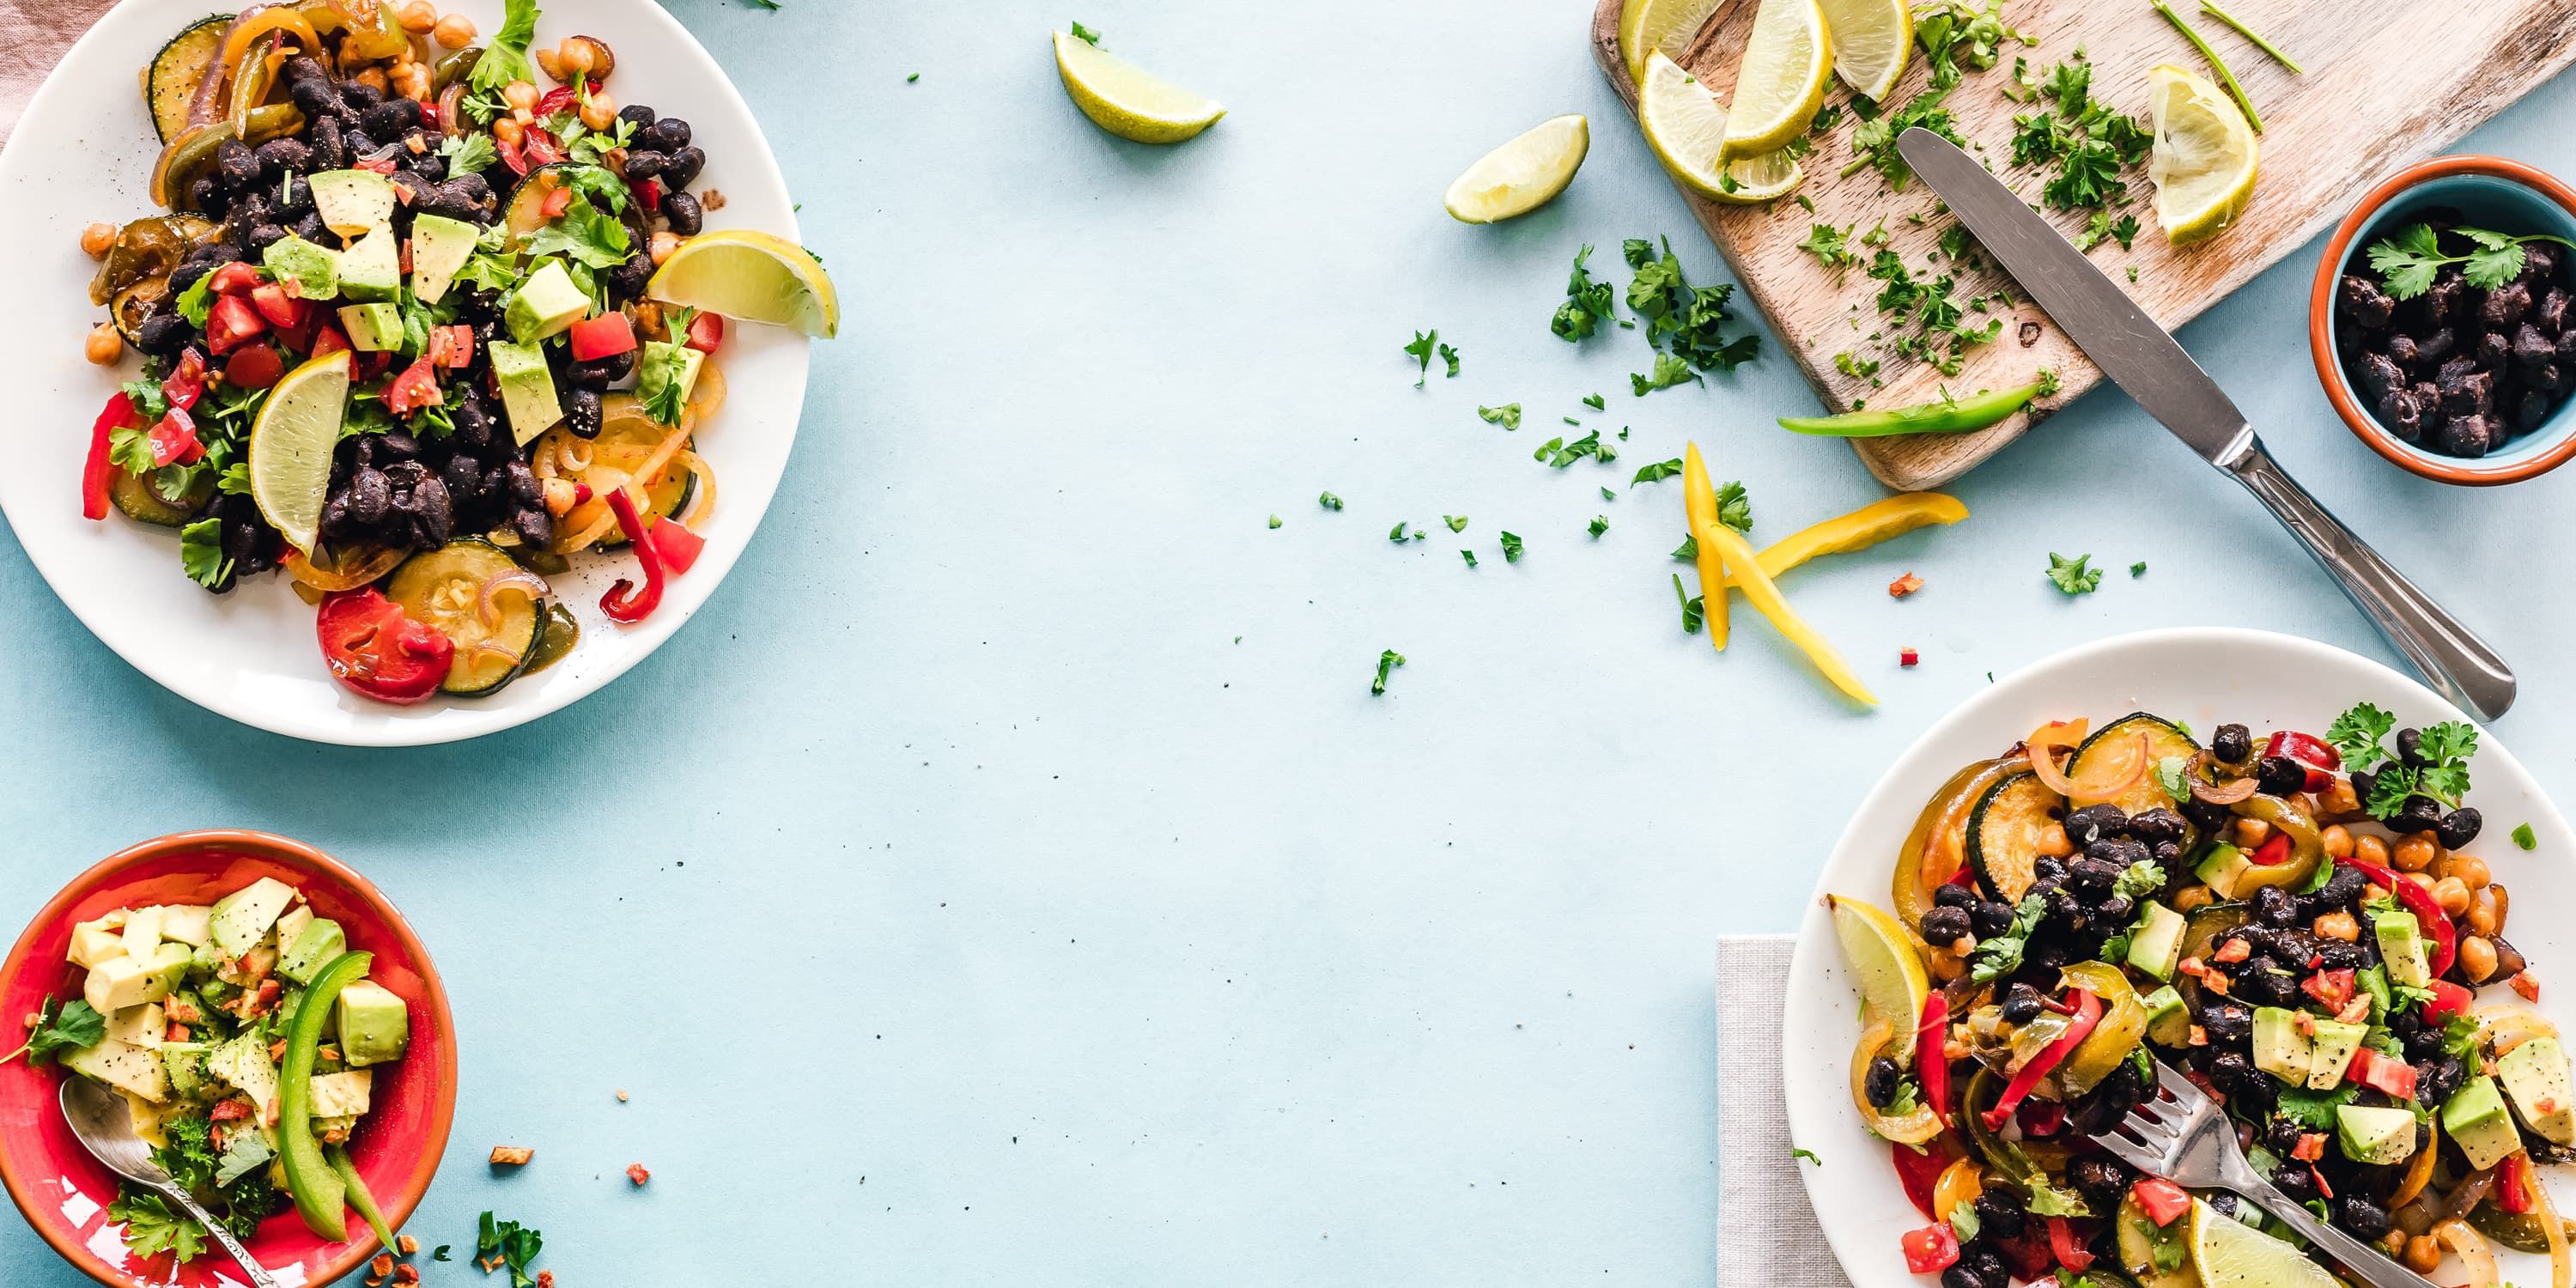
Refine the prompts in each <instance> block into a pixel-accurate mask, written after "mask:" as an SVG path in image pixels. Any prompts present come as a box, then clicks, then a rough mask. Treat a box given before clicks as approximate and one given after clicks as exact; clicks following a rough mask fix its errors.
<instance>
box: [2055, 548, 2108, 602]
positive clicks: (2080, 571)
mask: <svg viewBox="0 0 2576 1288" xmlns="http://www.w3.org/2000/svg"><path fill="white" fill-rule="evenodd" d="M2092 559H2093V556H2091V555H2077V556H2075V557H2074V558H2072V559H2069V558H2067V557H2066V556H2064V555H2061V554H2058V553H2057V552H2055V551H2053V550H2052V551H2050V552H2049V555H2048V580H2049V581H2050V582H2051V583H2053V584H2055V585H2056V587H2057V588H2058V589H2059V590H2062V591H2064V592H2066V593H2067V594H2068V595H2089V594H2091V593H2093V591H2094V590H2095V589H2096V588H2098V587H2100V586H2101V584H2102V570H2101V569H2099V568H2087V567H2085V565H2086V564H2087V563H2090V562H2091V561H2092Z"/></svg>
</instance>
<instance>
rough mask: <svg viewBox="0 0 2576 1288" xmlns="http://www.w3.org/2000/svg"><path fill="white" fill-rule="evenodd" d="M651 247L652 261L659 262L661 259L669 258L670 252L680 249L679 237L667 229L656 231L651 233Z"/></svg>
mask: <svg viewBox="0 0 2576 1288" xmlns="http://www.w3.org/2000/svg"><path fill="white" fill-rule="evenodd" d="M651 248H652V253H653V262H654V263H656V264H659V263H661V262H662V261H663V260H666V259H669V258H670V257H671V253H672V252H674V251H676V250H678V249H680V239H679V238H678V237H676V236H674V235H672V234H671V233H670V232H669V231H667V230H665V231H663V232H658V233H655V234H653V240H652V242H651Z"/></svg>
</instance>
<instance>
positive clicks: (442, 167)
mask: <svg viewBox="0 0 2576 1288" xmlns="http://www.w3.org/2000/svg"><path fill="white" fill-rule="evenodd" d="M403 168H404V169H407V170H409V171H411V172H412V173H413V174H416V175H419V176H420V177H421V178H422V179H423V180H425V181H427V182H430V183H436V182H438V181H439V180H441V179H444V178H446V177H447V158H445V157H443V156H440V155H439V154H437V153H435V152H423V153H421V154H419V155H418V156H415V157H412V158H411V159H410V160H408V161H405V162H404V163H403Z"/></svg>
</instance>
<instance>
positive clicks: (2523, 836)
mask: <svg viewBox="0 0 2576 1288" xmlns="http://www.w3.org/2000/svg"><path fill="white" fill-rule="evenodd" d="M2513 843H2514V844H2515V845H2518V846H2521V847H2522V848H2523V849H2526V850H2536V849H2539V848H2540V838H2539V837H2537V836H2535V835H2533V834H2532V831H2531V824H2529V823H2524V824H2522V825H2520V826H2518V827H2516V828H2514V829H2513Z"/></svg>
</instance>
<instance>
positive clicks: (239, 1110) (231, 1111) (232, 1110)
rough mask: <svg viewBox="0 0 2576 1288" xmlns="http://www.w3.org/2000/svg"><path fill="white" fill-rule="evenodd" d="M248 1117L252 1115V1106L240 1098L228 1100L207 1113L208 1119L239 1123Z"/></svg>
mask: <svg viewBox="0 0 2576 1288" xmlns="http://www.w3.org/2000/svg"><path fill="white" fill-rule="evenodd" d="M248 1117H250V1106H248V1105H245V1104H243V1103H242V1102H240V1101H238V1100H227V1101H224V1102H223V1103H221V1104H218V1105H216V1106H215V1107H214V1108H213V1109H212V1110H210V1111H208V1112H207V1114H206V1121H208V1122H218V1123H237V1122H240V1121H241V1120H243V1119H245V1118H248Z"/></svg>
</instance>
